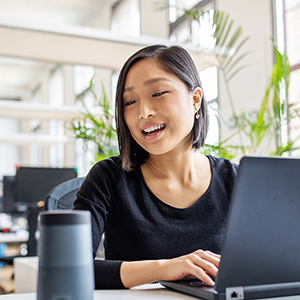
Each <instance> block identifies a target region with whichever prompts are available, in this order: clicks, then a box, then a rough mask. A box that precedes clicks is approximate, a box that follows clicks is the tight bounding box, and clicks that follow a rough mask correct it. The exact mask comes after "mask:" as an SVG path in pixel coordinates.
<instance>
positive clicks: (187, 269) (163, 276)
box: [121, 250, 221, 288]
mask: <svg viewBox="0 0 300 300" xmlns="http://www.w3.org/2000/svg"><path fill="white" fill-rule="evenodd" d="M220 258H221V256H220V255H218V254H215V253H212V252H210V251H203V250H197V251H195V252H193V253H190V254H187V255H183V256H180V257H177V258H173V259H161V260H153V261H150V260H149V261H135V262H123V263H122V265H121V280H122V282H123V284H124V286H125V287H127V288H130V287H134V286H137V285H141V284H145V283H150V282H155V281H159V280H166V281H173V280H180V279H190V278H198V279H200V280H202V281H203V282H204V283H206V284H207V285H210V286H212V285H214V281H213V280H212V279H211V278H210V276H209V275H211V276H213V277H216V276H217V273H218V267H219V262H220Z"/></svg>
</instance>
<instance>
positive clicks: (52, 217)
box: [37, 211, 94, 300]
mask: <svg viewBox="0 0 300 300" xmlns="http://www.w3.org/2000/svg"><path fill="white" fill-rule="evenodd" d="M38 256H39V268H38V284H37V300H83V299H84V300H92V299H93V290H94V270H93V252H92V231H91V216H90V213H89V212H88V211H55V212H53V211H52V212H42V213H41V214H40V238H39V241H38Z"/></svg>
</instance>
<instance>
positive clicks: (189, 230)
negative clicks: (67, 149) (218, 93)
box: [74, 45, 237, 288]
mask: <svg viewBox="0 0 300 300" xmlns="http://www.w3.org/2000/svg"><path fill="white" fill-rule="evenodd" d="M116 120H117V132H118V138H119V147H120V156H118V157H111V158H110V159H107V160H103V161H100V162H98V163H96V164H95V165H94V167H93V168H92V170H91V171H90V172H89V174H88V175H87V177H86V179H85V181H84V182H83V184H82V187H81V189H80V190H79V192H78V197H77V200H76V202H75V204H74V208H75V209H83V210H89V211H90V212H91V215H92V232H93V249H94V256H95V255H96V251H97V248H98V245H99V242H100V239H101V236H102V234H103V233H104V232H105V243H104V245H105V260H95V261H94V269H95V285H96V288H124V287H126V288H130V287H133V286H136V285H140V284H144V283H149V282H155V281H158V280H179V279H182V278H191V277H192V278H194V277H196V278H199V279H200V280H202V281H204V282H205V283H207V284H208V285H213V284H214V282H213V280H212V279H211V277H210V276H216V275H217V272H218V265H219V261H220V255H219V253H220V250H221V246H222V240H223V236H224V225H225V221H226V216H227V212H228V207H229V203H230V197H231V193H232V188H233V182H234V178H235V176H236V172H237V165H235V164H232V163H231V162H230V161H228V160H225V159H220V158H215V157H212V156H204V155H202V154H200V153H199V152H198V151H197V149H199V148H200V147H202V146H203V145H204V141H205V138H206V135H207V130H208V115H207V104H206V102H205V98H204V94H203V90H202V87H201V82H200V79H199V75H198V72H197V69H196V67H195V65H194V63H193V61H192V59H191V57H190V55H189V54H188V52H187V51H186V50H184V49H183V48H182V47H180V46H172V47H166V46H162V45H154V46H149V47H146V48H143V49H141V50H139V51H138V52H136V53H135V54H133V55H132V56H131V57H130V58H129V59H128V60H127V62H126V63H125V64H124V66H123V68H122V70H121V72H120V76H119V80H118V85H117V94H116ZM209 275H210V276H209Z"/></svg>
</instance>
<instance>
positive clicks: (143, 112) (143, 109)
mask: <svg viewBox="0 0 300 300" xmlns="http://www.w3.org/2000/svg"><path fill="white" fill-rule="evenodd" d="M150 102H151V101H149V100H142V101H140V113H139V118H140V119H147V118H149V117H152V116H154V115H155V111H154V108H153V107H152V105H151V103H150Z"/></svg>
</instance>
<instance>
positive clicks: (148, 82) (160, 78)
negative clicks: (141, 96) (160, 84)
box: [144, 77, 171, 85]
mask: <svg viewBox="0 0 300 300" xmlns="http://www.w3.org/2000/svg"><path fill="white" fill-rule="evenodd" d="M157 81H171V80H170V79H168V78H165V77H156V78H152V79H149V80H147V81H145V82H144V85H149V84H152V83H155V82H157Z"/></svg>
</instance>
